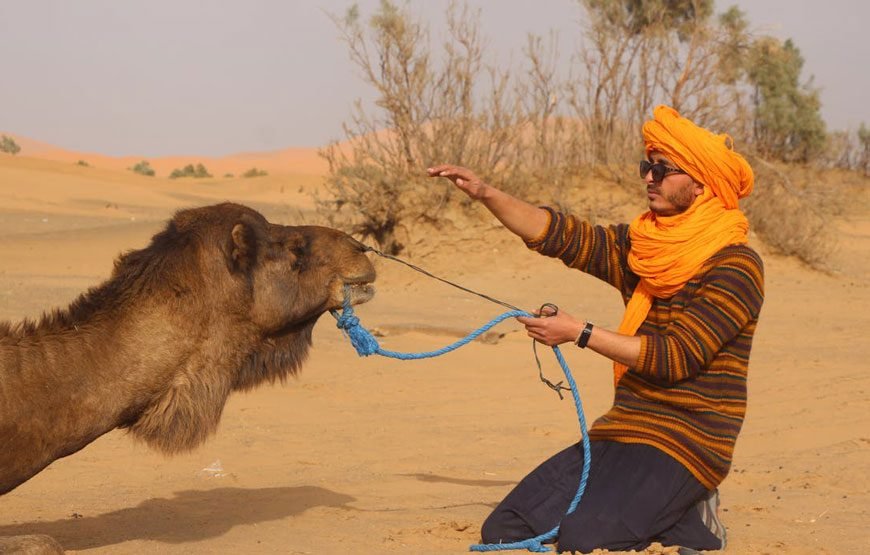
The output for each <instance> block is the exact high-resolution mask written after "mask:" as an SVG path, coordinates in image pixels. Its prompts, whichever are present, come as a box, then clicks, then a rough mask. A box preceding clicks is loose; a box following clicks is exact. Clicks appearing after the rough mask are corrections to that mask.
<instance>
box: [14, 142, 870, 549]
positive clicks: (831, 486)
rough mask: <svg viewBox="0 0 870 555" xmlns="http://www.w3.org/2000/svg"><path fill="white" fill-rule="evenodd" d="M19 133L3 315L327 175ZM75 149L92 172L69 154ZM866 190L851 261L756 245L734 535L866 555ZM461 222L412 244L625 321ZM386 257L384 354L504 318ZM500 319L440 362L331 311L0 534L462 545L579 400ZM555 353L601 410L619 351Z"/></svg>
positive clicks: (185, 545) (869, 225) (494, 286)
mask: <svg viewBox="0 0 870 555" xmlns="http://www.w3.org/2000/svg"><path fill="white" fill-rule="evenodd" d="M21 144H22V147H23V148H25V149H26V150H24V151H22V155H23V154H25V152H26V153H27V154H28V156H26V157H25V156H18V157H11V156H2V155H0V320H18V319H21V318H24V317H28V318H34V317H38V315H39V314H40V313H41V312H42V311H43V310H46V309H49V308H51V307H54V306H65V305H66V304H67V303H69V302H70V301H71V300H72V299H74V298H75V296H76V295H77V294H78V293H80V292H81V291H83V290H84V289H86V288H87V287H90V286H92V285H94V284H96V283H98V282H99V281H100V280H102V279H105V278H106V276H107V275H108V273H109V272H110V270H111V265H112V260H113V258H114V257H115V256H116V255H117V254H118V253H119V252H122V251H124V250H127V249H131V248H137V247H141V246H143V245H144V244H146V242H147V241H148V238H149V237H150V236H151V234H153V233H154V232H155V231H156V230H158V229H159V228H160V227H161V226H162V225H163V221H164V220H165V218H167V217H168V216H169V215H170V214H171V213H172V212H173V211H174V210H176V209H177V208H180V207H182V206H191V205H197V204H207V203H212V202H217V201H220V200H235V201H239V202H244V203H246V204H250V205H252V206H254V207H256V208H258V209H260V210H262V211H263V212H264V213H266V214H267V215H268V216H269V217H270V218H273V219H276V220H279V221H285V222H292V221H298V219H299V218H300V217H304V215H305V214H306V213H307V211H309V210H310V209H311V204H310V202H311V201H310V199H309V197H308V195H307V193H306V190H307V188H310V187H313V186H316V183H317V179H316V176H314V177H312V176H305V175H301V174H305V173H314V174H316V173H317V171H315V170H317V167H316V166H315V165H313V163H312V165H310V166H308V165H306V163H307V162H306V163H303V162H300V165H299V166H298V168H303V169H304V170H305V171H304V172H299V175H295V176H293V175H291V174H293V173H296V172H293V171H290V172H287V174H286V175H277V174H278V172H277V170H276V172H275V173H276V175H270V176H269V177H266V178H257V179H249V180H243V179H226V180H224V179H213V180H201V181H200V180H177V181H170V180H167V179H163V178H146V177H141V176H136V175H133V174H131V173H130V172H127V171H125V170H124V167H125V164H127V163H128V162H122V161H120V160H119V159H111V158H100V157H97V156H90V157H88V156H86V155H81V154H78V153H67V154H66V155H65V156H67V155H68V157H67V158H62V159H61V158H59V157H58V155H57V153H56V152H54V151H51V150H50V149H48V150H46V151H45V154H44V155H42V154H39V151H38V150H37V148H36V147H35V146H34V145H31V144H29V143H26V142H24V140H22V141H21ZM281 152H285V151H281ZM309 154H310V153H308V154H305V153H300V156H303V155H304V156H308V155H309ZM83 156H84V157H85V158H86V159H87V160H88V161H89V163H92V165H93V166H94V167H91V168H84V167H79V166H76V165H75V164H74V163H75V161H76V160H77V159H78V158H81V157H83ZM258 156H260V155H251V157H250V158H244V157H235V158H234V160H236V161H238V160H244V163H243V164H242V166H238V167H244V166H247V165H256V166H257V167H264V168H266V169H269V168H270V167H267V166H266V165H265V164H264V163H261V162H259V160H265V159H271V158H270V157H272V156H274V159H275V160H283V161H284V162H281V163H282V164H283V163H285V162H286V161H287V160H289V159H290V158H289V157H290V155H289V154H283V155H279V154H278V153H273V154H270V155H262V156H261V157H259V158H258ZM282 156H284V157H283V158H282ZM173 160H181V159H180V158H179V159H173ZM253 160H258V161H257V162H254V161H253ZM109 161H112V163H113V164H116V165H111V164H110V163H109ZM153 162H156V160H153ZM176 163H178V162H176V161H173V162H171V163H169V162H167V167H169V166H171V165H172V164H176ZM234 163H235V162H234ZM276 163H278V162H276ZM104 164H105V165H104ZM161 164H162V162H161ZM208 165H209V167H210V168H211V163H209V164H208ZM155 167H158V166H157V164H156V163H155ZM160 167H163V166H162V165H161V166H160ZM218 167H219V166H217V165H216V164H215V166H214V169H216V170H217V168H218ZM233 167H237V166H233ZM294 168H297V166H294ZM218 171H223V170H218ZM235 171H238V170H235ZM318 171H319V170H318ZM867 190H868V191H870V188H868V189H867ZM867 196H868V195H867V193H866V192H865V193H864V194H863V196H860V197H856V198H855V202H854V203H852V205H851V206H850V207H849V210H848V211H847V212H846V213H844V214H842V215H841V217H840V219H839V221H838V222H836V225H838V226H841V228H842V229H843V230H845V233H848V235H844V241H843V244H842V245H841V249H842V252H841V256H842V257H844V259H845V260H848V261H849V265H846V266H845V267H846V268H847V269H846V270H844V271H843V272H841V273H838V274H834V275H828V274H822V273H819V272H815V271H813V270H810V269H808V268H806V267H805V266H803V265H802V264H800V263H798V262H796V261H794V260H792V259H788V258H783V257H779V256H776V255H773V254H770V253H768V252H765V251H764V247H763V245H758V246H759V248H760V249H762V252H763V253H764V254H763V256H764V260H765V267H766V275H767V299H766V302H765V305H764V309H763V313H762V316H761V321H760V325H759V329H758V334H757V336H756V341H755V346H754V349H753V355H752V356H753V359H752V364H751V372H750V403H749V412H748V417H747V420H746V424H745V428H744V431H743V433H742V436H741V438H740V440H739V442H738V446H737V452H736V456H735V462H734V468H733V471H732V474H731V475H730V476H729V478H728V479H727V480H726V482H725V484H724V485H723V487H722V502H723V507H722V508H723V510H724V512H723V518H724V521H725V524H726V525H727V526H728V528H729V539H730V546H729V549H728V551H727V552H728V553H737V554H743V553H745V554H750V555H761V554H773V553H776V554H779V553H790V554H791V553H794V554H818V553H827V554H847V553H865V552H870V535H868V532H867V523H868V522H870V477H868V468H870V410H868V407H870V372H868V370H870V366H868V360H870V349H868V342H867V340H866V330H867V329H870V314H868V311H867V310H866V308H867V307H868V306H870V288H868V282H867V278H866V275H867V271H868V269H870V268H868V260H870V257H868V253H870V233H868V231H870V213H868V210H867V206H868V203H867ZM466 233H467V235H466V236H463V237H461V241H460V240H458V239H460V238H459V237H457V240H456V241H450V240H448V239H445V240H444V241H443V242H441V243H439V244H437V245H431V246H430V247H429V248H428V249H427V250H426V252H427V255H426V256H425V257H423V258H414V259H413V261H414V262H416V263H418V264H420V265H423V266H425V267H426V268H427V269H429V270H431V271H434V272H436V273H438V274H439V275H442V276H445V277H448V278H452V279H455V280H458V281H460V282H462V283H463V284H464V285H466V286H469V287H472V288H474V289H477V290H481V291H485V292H487V293H488V294H491V295H493V296H496V297H498V298H503V299H506V300H508V301H510V302H512V303H514V304H517V305H518V306H523V307H529V308H534V307H537V306H539V305H540V304H541V303H542V302H545V301H550V302H555V303H557V304H559V305H560V306H561V307H563V308H564V309H565V310H568V311H570V312H574V313H578V314H583V313H586V314H589V315H594V319H595V321H596V322H600V323H601V324H602V325H607V326H614V325H615V324H616V323H617V322H618V320H619V318H620V315H621V311H622V307H621V306H620V303H619V300H618V296H617V295H616V294H615V292H613V291H610V290H609V289H608V288H607V286H604V285H602V284H600V283H598V282H596V281H595V280H594V279H592V278H589V277H587V276H583V275H581V274H579V273H577V272H568V271H566V270H565V269H564V268H563V267H562V266H561V265H560V264H559V263H556V262H554V261H548V260H543V261H542V260H541V259H540V257H537V256H536V255H533V254H531V253H528V252H526V251H525V250H524V249H523V247H522V245H521V244H520V243H519V242H518V241H516V240H513V239H512V238H510V237H508V236H507V235H506V233H504V232H499V231H496V230H493V229H489V228H487V229H473V230H467V231H466ZM418 252H422V250H420V249H418ZM506 253H508V256H505V254H506ZM377 264H378V268H379V274H380V277H379V284H378V288H379V292H378V295H377V296H376V298H375V299H374V300H373V301H372V302H371V303H369V304H367V305H364V306H363V307H361V308H360V309H359V310H358V313H359V315H360V317H361V318H362V321H363V324H364V325H367V326H368V327H381V328H383V329H384V330H386V331H387V334H386V336H385V337H382V338H381V342H382V344H384V345H386V346H388V347H389V348H391V349H395V350H399V351H403V350H404V351H420V350H427V349H432V348H437V347H440V346H442V345H444V344H447V343H449V342H451V341H453V340H454V339H455V337H454V336H455V335H456V330H471V329H473V328H475V327H477V326H478V325H479V324H481V323H483V322H485V321H487V320H489V319H490V318H492V317H493V316H495V315H497V314H500V313H501V312H502V308H501V307H498V306H495V305H491V304H488V303H486V302H484V301H481V300H479V299H476V298H473V297H470V296H468V295H466V294H464V293H462V292H460V291H458V290H453V289H450V288H448V287H446V286H445V285H443V284H440V283H438V282H435V281H433V280H430V279H426V278H424V277H422V276H419V275H418V274H415V273H413V272H411V271H410V270H408V269H407V268H404V267H402V266H399V265H397V264H395V263H391V262H389V261H385V260H379V261H377ZM499 331H501V332H504V333H505V335H504V336H503V337H501V338H499V339H498V341H494V342H490V343H489V344H488V343H483V342H475V343H473V344H471V345H469V346H468V347H465V348H463V349H460V350H459V351H457V352H455V353H453V354H451V355H447V356H445V357H442V358H439V359H434V360H428V361H420V362H399V361H394V360H387V359H381V358H376V357H375V358H365V359H361V358H359V357H357V355H356V354H355V353H354V351H353V349H352V348H351V346H350V345H349V344H348V342H347V341H346V339H345V338H344V337H342V336H341V334H340V333H339V332H338V330H336V329H335V327H334V323H333V322H332V319H331V317H328V316H327V317H324V318H323V319H322V320H321V321H320V322H319V323H318V325H317V328H316V329H315V345H314V349H313V355H312V358H311V360H310V361H309V362H308V363H307V364H306V366H305V368H304V369H303V371H302V374H301V376H300V377H299V378H298V379H297V380H294V381H292V382H290V383H287V384H285V385H282V386H276V387H265V388H262V389H259V390H257V391H254V392H252V393H250V394H244V395H236V396H234V397H233V398H231V401H230V403H229V405H228V406H227V409H226V411H225V413H224V418H223V422H222V425H221V428H220V430H219V432H218V434H217V436H216V437H215V438H213V439H212V440H211V441H209V442H208V443H207V444H206V445H205V446H204V447H202V448H200V449H198V450H196V451H194V452H193V453H190V454H185V455H181V456H177V457H174V458H164V457H162V456H160V455H157V454H155V453H153V452H151V451H148V450H147V449H146V448H145V447H143V446H142V445H139V444H136V443H134V442H133V441H132V440H131V439H130V438H128V437H127V436H125V434H124V433H122V432H112V433H110V434H107V435H106V436H104V437H102V438H100V439H99V440H97V441H96V442H94V443H93V444H91V445H90V446H88V447H86V448H85V449H84V450H83V451H81V452H80V453H78V454H76V455H74V456H72V457H69V458H67V459H63V460H59V461H57V462H55V463H54V464H52V465H51V466H50V467H49V468H48V469H47V470H46V471H44V472H42V473H41V474H39V475H37V476H36V477H35V478H33V479H32V480H30V481H29V482H27V483H25V484H24V485H22V486H20V487H19V488H17V489H16V490H14V491H13V492H11V493H10V494H8V495H6V496H4V497H3V498H2V501H0V535H10V534H28V533H29V534H33V533H47V534H51V535H53V536H54V537H55V538H57V539H58V540H59V541H60V542H61V543H62V544H63V545H64V546H65V547H66V548H67V549H69V550H72V551H75V552H81V553H89V554H103V553H105V554H108V553H111V554H118V553H158V552H159V553H186V554H187V553H233V552H238V553H457V554H459V553H465V552H467V547H468V545H469V544H470V543H473V542H475V541H476V540H477V539H478V536H477V534H478V530H479V526H480V524H481V522H482V521H483V519H484V518H485V517H486V515H487V514H488V512H489V511H490V510H491V509H492V507H494V505H495V504H496V503H497V502H498V501H499V500H500V499H501V497H503V496H504V494H505V493H506V492H507V491H508V490H509V489H510V488H511V487H512V485H513V484H515V483H516V482H517V480H519V479H520V478H521V477H522V476H523V475H524V474H525V473H526V472H528V471H529V470H531V469H532V468H533V467H534V466H535V465H536V464H538V463H539V462H540V461H541V460H543V458H545V457H546V456H548V455H549V454H551V453H553V452H555V451H557V450H559V449H561V448H562V447H564V446H566V445H567V444H570V443H572V442H575V441H577V440H578V439H579V430H578V425H577V419H576V415H575V413H574V408H573V406H572V405H571V403H570V401H563V402H560V401H559V400H558V398H557V397H556V396H555V395H554V393H553V392H552V391H550V390H548V389H547V388H545V387H543V386H542V385H540V383H539V381H538V376H537V369H536V368H535V366H534V360H533V358H532V355H531V349H530V345H529V342H528V340H527V338H526V337H525V336H524V335H523V334H522V333H521V332H520V331H519V328H518V326H517V325H516V324H515V323H513V322H509V323H505V324H503V325H502V326H501V327H500V328H499ZM565 352H566V356H567V357H568V362H569V364H570V365H571V368H572V369H573V371H574V375H575V377H576V379H577V381H578V384H579V386H580V390H581V395H582V397H583V401H584V406H585V409H586V415H587V419H588V420H589V421H590V422H591V421H592V420H593V419H594V418H595V417H596V416H597V415H599V414H601V413H602V412H603V411H604V410H606V409H607V407H608V405H609V400H610V397H611V388H612V386H611V381H610V380H611V377H610V370H609V364H607V363H606V362H605V361H604V360H603V359H601V358H600V357H597V356H595V355H594V354H592V353H587V352H585V351H577V350H570V349H568V350H566V351H565ZM543 360H544V363H545V372H546V373H547V374H549V375H550V376H551V377H553V378H556V377H557V376H558V373H559V368H558V365H557V364H556V363H555V362H554V361H553V360H552V359H551V357H549V355H548V354H547V353H544V359H543ZM72 401H73V402H74V400H72Z"/></svg>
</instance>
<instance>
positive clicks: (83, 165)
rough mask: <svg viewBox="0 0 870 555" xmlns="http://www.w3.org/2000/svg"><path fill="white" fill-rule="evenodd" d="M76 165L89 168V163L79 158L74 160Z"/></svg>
mask: <svg viewBox="0 0 870 555" xmlns="http://www.w3.org/2000/svg"><path fill="white" fill-rule="evenodd" d="M76 166H82V167H83V168H90V167H91V165H90V164H88V163H87V162H85V161H84V160H79V161H78V162H76Z"/></svg>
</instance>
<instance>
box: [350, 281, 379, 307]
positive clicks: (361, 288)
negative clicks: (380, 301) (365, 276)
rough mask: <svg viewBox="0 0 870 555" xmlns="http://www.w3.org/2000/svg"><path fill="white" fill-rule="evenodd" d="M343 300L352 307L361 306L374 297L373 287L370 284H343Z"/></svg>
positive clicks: (367, 282)
mask: <svg viewBox="0 0 870 555" xmlns="http://www.w3.org/2000/svg"><path fill="white" fill-rule="evenodd" d="M344 295H345V298H346V299H347V300H348V302H350V304H352V305H357V304H362V303H365V302H368V301H370V300H372V297H374V296H375V286H374V285H372V283H371V282H369V281H366V282H351V283H347V282H346V283H345V284H344Z"/></svg>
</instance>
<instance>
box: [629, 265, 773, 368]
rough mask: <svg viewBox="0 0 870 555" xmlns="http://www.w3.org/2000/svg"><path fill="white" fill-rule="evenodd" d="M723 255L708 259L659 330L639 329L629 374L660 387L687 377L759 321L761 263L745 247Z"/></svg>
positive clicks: (762, 294)
mask: <svg viewBox="0 0 870 555" xmlns="http://www.w3.org/2000/svg"><path fill="white" fill-rule="evenodd" d="M722 252H726V251H722ZM727 253H728V254H727V255H722V256H714V257H713V258H712V259H711V261H710V263H711V265H712V269H710V270H709V271H708V272H707V273H706V274H705V275H704V277H703V278H702V279H701V280H700V282H699V284H698V288H697V291H695V292H694V294H693V295H692V297H691V298H690V300H689V301H688V303H687V304H686V306H685V307H684V309H683V310H682V311H680V312H679V313H678V314H677V315H676V317H675V318H674V319H673V320H672V321H671V322H669V323H668V325H667V327H666V328H665V329H664V330H661V331H657V332H655V333H643V329H641V330H640V331H641V334H640V338H641V348H640V356H639V358H638V363H637V365H636V367H635V368H633V369H632V371H633V372H635V373H638V374H640V375H641V376H643V377H644V378H646V379H649V380H653V381H656V382H659V383H669V384H673V383H677V382H680V381H683V380H686V379H689V378H692V377H693V376H696V375H697V374H698V373H699V372H700V371H701V370H702V369H704V368H708V367H709V366H710V363H711V361H712V360H713V357H714V356H715V355H716V354H717V353H719V352H720V351H721V350H722V348H723V346H725V345H727V344H729V343H731V342H732V341H734V340H735V338H737V336H738V334H739V333H740V331H741V330H743V329H744V327H745V326H746V325H747V324H748V323H749V322H750V321H754V320H756V319H757V318H758V313H759V312H760V310H761V305H762V302H763V299H764V274H763V267H762V264H761V259H760V258H759V257H758V255H757V254H756V253H755V252H754V251H752V250H750V249H748V248H742V249H728V250H727ZM678 295H679V294H678Z"/></svg>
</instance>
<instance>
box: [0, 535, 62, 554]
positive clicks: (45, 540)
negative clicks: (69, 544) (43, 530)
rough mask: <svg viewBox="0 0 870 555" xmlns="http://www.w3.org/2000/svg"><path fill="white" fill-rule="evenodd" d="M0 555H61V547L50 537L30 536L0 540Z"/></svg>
mask: <svg viewBox="0 0 870 555" xmlns="http://www.w3.org/2000/svg"><path fill="white" fill-rule="evenodd" d="M0 553H10V554H11V553H15V554H16V555H55V554H60V555H63V553H64V550H63V547H61V546H60V544H59V543H57V541H56V540H55V539H54V538H52V537H51V536H46V535H45V534H31V535H28V536H9V537H8V538H0Z"/></svg>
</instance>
